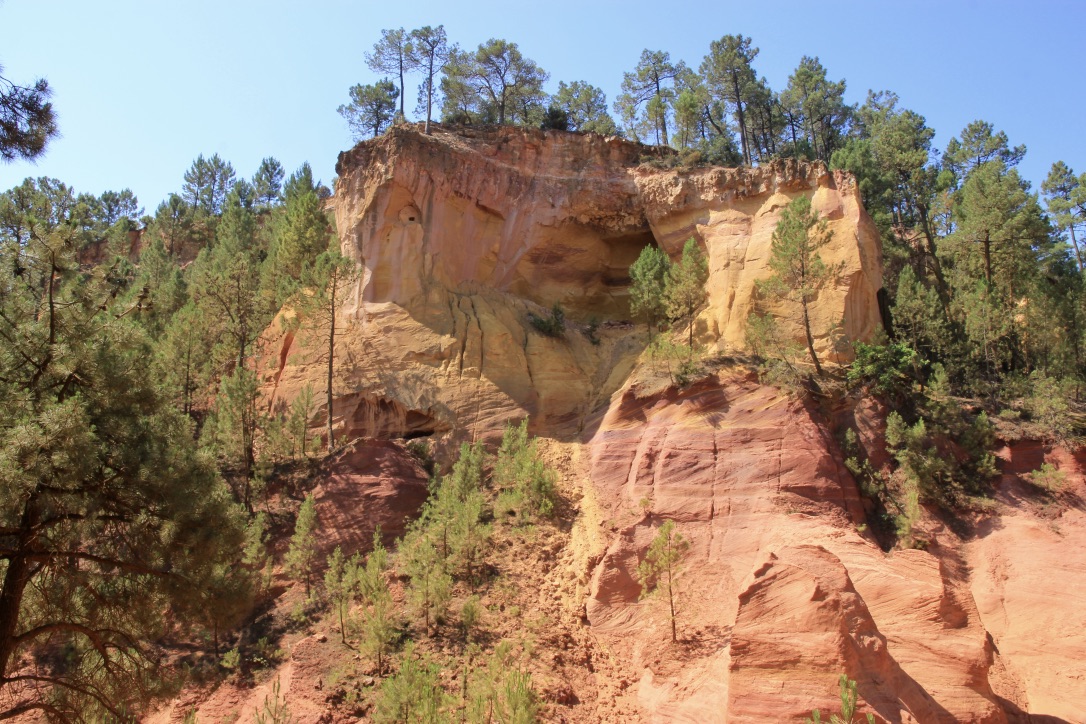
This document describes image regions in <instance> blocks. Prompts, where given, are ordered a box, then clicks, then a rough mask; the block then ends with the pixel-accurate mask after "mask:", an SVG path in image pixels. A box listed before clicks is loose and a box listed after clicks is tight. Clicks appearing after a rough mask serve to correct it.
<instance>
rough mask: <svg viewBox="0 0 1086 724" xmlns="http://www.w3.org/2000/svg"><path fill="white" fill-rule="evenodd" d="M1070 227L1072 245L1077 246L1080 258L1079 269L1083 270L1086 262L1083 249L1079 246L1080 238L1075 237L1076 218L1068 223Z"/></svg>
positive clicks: (1076, 254)
mask: <svg viewBox="0 0 1086 724" xmlns="http://www.w3.org/2000/svg"><path fill="white" fill-rule="evenodd" d="M1068 229H1070V231H1071V246H1073V247H1075V257H1076V258H1077V259H1078V270H1079V271H1080V272H1081V271H1082V270H1083V269H1086V264H1084V263H1083V261H1082V249H1081V248H1079V245H1078V239H1077V238H1075V224H1074V219H1072V220H1071V223H1070V224H1068Z"/></svg>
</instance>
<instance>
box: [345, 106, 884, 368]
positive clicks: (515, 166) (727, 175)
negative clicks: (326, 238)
mask: <svg viewBox="0 0 1086 724" xmlns="http://www.w3.org/2000/svg"><path fill="white" fill-rule="evenodd" d="M655 153H658V152H657V151H653V150H652V149H649V148H648V147H644V146H641V145H639V144H634V143H630V142H626V141H621V140H618V139H603V138H601V137H599V136H596V135H592V134H589V135H580V134H571V133H558V132H543V131H533V130H530V129H523V128H512V127H503V128H496V129H485V130H462V131H458V132H457V133H456V134H452V133H449V132H445V131H438V132H437V133H436V134H435V135H433V136H424V135H421V134H420V133H418V131H417V130H414V129H411V128H407V127H403V128H399V129H394V130H393V131H391V132H390V133H389V134H387V135H386V136H384V137H383V138H381V139H377V140H375V141H369V142H366V143H362V144H359V145H358V146H356V147H355V148H354V149H352V150H351V151H349V152H347V153H345V154H342V155H341V156H340V159H339V164H338V165H337V171H338V173H339V175H340V180H339V182H338V184H337V187H336V221H337V225H338V228H339V229H340V233H341V236H342V240H343V246H344V250H345V252H346V253H348V254H350V255H351V256H353V258H355V259H358V260H359V262H360V263H361V264H362V265H363V267H364V269H365V272H364V277H363V279H362V282H361V288H360V292H359V302H362V303H364V302H394V303H397V304H399V305H401V306H404V307H406V308H409V309H414V308H416V307H417V306H418V304H419V302H420V301H421V300H422V299H424V298H426V291H427V290H428V289H430V288H432V287H434V286H438V287H441V288H444V289H449V290H458V289H462V288H464V287H465V285H467V286H469V287H470V286H471V285H479V286H482V287H485V288H487V289H493V290H498V291H502V292H507V293H510V294H512V295H515V296H517V297H521V298H526V299H530V300H532V301H534V302H537V303H539V304H541V305H543V306H544V307H550V306H551V305H552V304H555V303H557V304H560V305H562V306H563V308H565V309H566V310H567V311H570V312H572V313H573V314H574V315H577V316H580V317H581V318H582V319H585V318H587V317H588V316H596V317H599V318H614V317H618V318H626V317H628V293H627V287H628V285H629V275H628V270H629V267H630V265H631V264H632V263H633V262H634V261H635V260H636V258H637V256H638V254H639V253H640V252H641V250H642V249H643V248H644V247H645V246H647V245H649V244H654V243H655V244H659V245H660V246H661V247H662V248H663V249H664V250H665V251H667V252H668V254H670V255H671V256H672V257H673V258H676V259H677V258H678V257H679V256H680V255H681V251H682V246H683V244H684V242H685V241H686V239H688V238H691V237H693V238H695V239H697V240H698V242H699V244H700V245H701V246H702V248H703V249H704V250H706V251H707V254H708V257H709V268H710V278H709V282H708V284H707V290H708V292H709V304H708V309H707V310H706V311H705V313H704V314H703V315H702V322H701V325H700V328H699V330H700V333H701V336H702V337H703V338H704V341H706V342H709V343H716V344H719V345H720V346H721V347H732V348H742V347H744V346H745V343H744V332H745V328H746V319H747V316H748V314H749V313H750V311H751V310H752V305H753V302H754V296H755V289H754V283H755V281H756V280H758V279H761V278H765V277H767V276H769V274H770V270H769V268H768V266H767V264H768V260H769V251H770V240H771V237H772V234H773V230H774V229H775V228H776V223H777V220H778V219H779V218H780V213H781V211H782V210H783V209H784V207H785V206H786V205H787V204H788V203H789V201H790V200H791V199H793V198H794V197H796V196H798V195H801V194H802V195H807V196H810V197H812V200H813V208H814V210H815V211H816V212H817V213H818V214H819V215H820V216H821V217H822V218H824V219H825V220H826V223H827V233H828V238H829V243H827V244H826V245H825V246H824V247H823V248H822V250H821V252H820V253H821V256H822V258H823V260H824V261H825V262H826V263H827V264H828V265H830V266H832V267H834V268H835V269H836V270H837V274H836V277H835V280H834V282H833V283H832V284H830V285H829V286H828V287H827V288H826V289H824V290H823V291H822V292H821V293H820V295H819V298H818V299H817V300H816V301H815V302H814V305H813V312H812V324H813V327H814V330H813V331H814V334H815V338H816V345H817V347H818V349H819V350H820V351H821V352H823V353H831V354H836V355H839V356H841V357H842V358H843V359H847V358H848V356H849V352H848V345H847V342H848V341H849V340H857V339H860V340H866V339H868V338H870V336H871V335H872V334H874V332H875V330H876V329H877V328H878V327H879V325H880V321H879V314H878V303H877V301H876V294H877V292H878V290H879V289H880V288H881V286H882V266H881V257H880V254H879V246H878V234H877V231H876V230H875V228H874V226H873V224H872V222H871V220H870V218H869V217H868V216H867V214H866V213H865V212H864V210H863V208H862V206H861V204H860V201H859V192H858V190H857V188H856V185H855V182H854V181H853V180H852V178H851V177H850V176H847V175H845V174H830V173H829V172H827V170H826V167H825V166H824V165H823V164H821V163H810V164H809V163H798V162H795V161H782V162H776V163H773V164H769V165H767V166H764V167H761V168H754V169H750V168H748V169H724V168H710V169H696V170H687V171H658V170H652V169H649V168H646V167H642V166H639V165H638V164H639V161H640V160H641V159H642V158H643V157H645V156H649V155H653V154H655ZM355 311H356V312H359V311H361V310H360V309H359V307H358V306H357V305H356V307H355ZM772 311H774V312H775V313H777V314H778V315H779V316H780V317H782V318H783V319H786V320H795V319H798V316H799V315H797V314H795V311H796V310H794V309H791V308H790V307H788V306H787V305H777V306H776V307H774V308H773V310H772ZM788 324H789V326H790V327H792V329H791V331H792V333H793V334H794V335H795V336H796V337H797V339H799V338H800V337H801V330H800V329H799V328H798V327H796V326H795V324H794V323H793V322H791V321H789V322H788Z"/></svg>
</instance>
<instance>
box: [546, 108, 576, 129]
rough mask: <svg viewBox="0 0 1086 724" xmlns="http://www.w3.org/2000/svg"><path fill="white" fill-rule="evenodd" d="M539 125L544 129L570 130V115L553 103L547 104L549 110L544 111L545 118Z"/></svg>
mask: <svg viewBox="0 0 1086 724" xmlns="http://www.w3.org/2000/svg"><path fill="white" fill-rule="evenodd" d="M539 127H540V128H541V129H543V130H544V131H568V130H569V116H568V115H567V114H566V112H565V111H564V110H562V109H561V108H559V107H558V106H556V105H553V104H552V105H550V106H547V110H546V111H545V112H544V113H543V120H542V121H540V122H539Z"/></svg>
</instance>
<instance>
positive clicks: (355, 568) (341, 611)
mask: <svg viewBox="0 0 1086 724" xmlns="http://www.w3.org/2000/svg"><path fill="white" fill-rule="evenodd" d="M360 574H361V560H360V557H359V555H358V554H357V553H355V554H354V555H353V556H351V557H350V558H347V557H346V556H344V555H343V549H342V548H340V547H339V546H336V549H335V550H334V551H332V555H330V556H328V568H327V569H325V572H324V590H325V591H326V592H327V594H328V598H329V599H331V601H332V606H333V607H334V608H335V610H336V613H337V614H338V615H339V635H340V639H341V640H342V641H343V643H347V621H346V610H347V605H348V604H349V603H350V602H351V601H352V600H353V599H354V597H355V596H356V595H357V594H358V592H359V590H360V586H361V578H360Z"/></svg>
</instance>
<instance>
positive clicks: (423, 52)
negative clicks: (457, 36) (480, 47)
mask: <svg viewBox="0 0 1086 724" xmlns="http://www.w3.org/2000/svg"><path fill="white" fill-rule="evenodd" d="M449 53H450V48H449V42H448V38H447V37H446V35H445V26H443V25H438V26H437V27H436V28H432V27H430V26H429V25H426V26H424V27H421V28H418V29H416V30H412V31H411V35H410V38H409V45H408V49H407V59H408V63H409V67H410V68H411V69H413V70H416V71H419V72H421V73H423V75H424V77H423V81H422V83H421V84H420V85H419V111H420V112H421V111H422V109H423V108H425V109H426V133H427V135H429V133H430V119H431V118H432V117H433V104H434V93H435V88H434V79H435V78H437V76H438V75H439V74H440V73H441V72H442V71H443V70H444V69H445V66H446V65H447V64H448V62H449Z"/></svg>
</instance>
